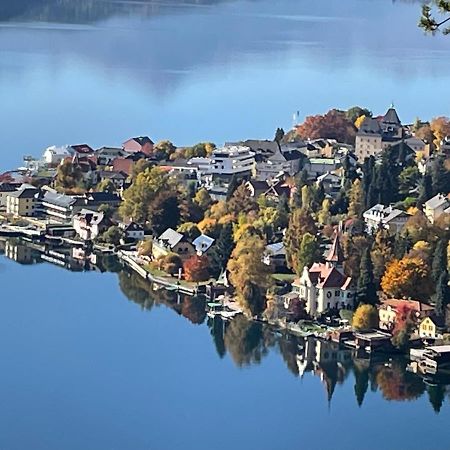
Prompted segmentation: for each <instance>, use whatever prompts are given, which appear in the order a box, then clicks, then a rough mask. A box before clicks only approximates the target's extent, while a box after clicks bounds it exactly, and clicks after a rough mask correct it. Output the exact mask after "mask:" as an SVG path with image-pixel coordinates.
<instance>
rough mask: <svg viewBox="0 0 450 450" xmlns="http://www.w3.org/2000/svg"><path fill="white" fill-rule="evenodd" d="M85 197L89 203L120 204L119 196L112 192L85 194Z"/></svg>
mask: <svg viewBox="0 0 450 450" xmlns="http://www.w3.org/2000/svg"><path fill="white" fill-rule="evenodd" d="M85 197H86V199H87V200H88V202H95V203H103V202H120V198H119V196H118V195H116V194H112V193H111V192H88V193H86V194H85Z"/></svg>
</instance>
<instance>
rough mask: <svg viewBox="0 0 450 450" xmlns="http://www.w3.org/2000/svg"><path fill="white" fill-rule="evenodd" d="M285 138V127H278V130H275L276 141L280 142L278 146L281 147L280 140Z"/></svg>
mask: <svg viewBox="0 0 450 450" xmlns="http://www.w3.org/2000/svg"><path fill="white" fill-rule="evenodd" d="M283 138H284V130H283V128H277V131H276V132H275V138H274V141H275V142H276V143H277V144H278V147H280V142H281V141H282V140H283Z"/></svg>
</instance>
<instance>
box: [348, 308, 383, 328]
mask: <svg viewBox="0 0 450 450" xmlns="http://www.w3.org/2000/svg"><path fill="white" fill-rule="evenodd" d="M352 325H353V328H355V330H370V329H371V328H376V327H378V310H377V308H375V306H372V305H360V306H358V309H357V310H356V311H355V314H353V320H352Z"/></svg>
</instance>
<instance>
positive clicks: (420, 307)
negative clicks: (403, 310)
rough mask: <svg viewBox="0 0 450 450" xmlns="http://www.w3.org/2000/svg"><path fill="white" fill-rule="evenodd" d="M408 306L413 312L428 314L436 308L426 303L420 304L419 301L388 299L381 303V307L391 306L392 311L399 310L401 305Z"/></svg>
mask: <svg viewBox="0 0 450 450" xmlns="http://www.w3.org/2000/svg"><path fill="white" fill-rule="evenodd" d="M404 304H406V305H407V306H408V307H409V308H410V309H412V310H413V311H418V312H426V311H432V310H433V309H434V308H433V307H432V306H430V305H427V304H426V303H422V302H419V301H418V300H405V299H397V298H388V299H386V300H382V301H381V307H383V306H390V307H391V308H392V309H397V308H398V307H399V306H400V305H404Z"/></svg>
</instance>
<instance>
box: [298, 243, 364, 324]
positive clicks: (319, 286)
mask: <svg viewBox="0 0 450 450" xmlns="http://www.w3.org/2000/svg"><path fill="white" fill-rule="evenodd" d="M343 261H344V255H343V253H342V249H341V247H340V243H339V235H338V234H336V236H335V238H334V241H333V245H332V246H331V249H330V251H329V252H328V254H327V256H326V262H325V263H314V264H313V265H312V266H311V267H309V268H308V267H305V268H304V269H303V273H302V275H301V277H300V278H299V279H297V280H295V281H294V282H293V283H292V288H293V292H295V293H297V294H298V296H299V298H300V299H301V300H304V301H305V303H306V311H307V313H308V314H310V315H311V316H317V315H318V314H322V313H323V312H325V311H327V310H330V309H335V310H340V309H350V310H351V309H353V308H354V306H355V304H354V297H355V292H354V289H353V288H352V283H351V281H352V279H351V278H350V277H347V276H346V275H345V274H344V271H343V267H342V263H343Z"/></svg>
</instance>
